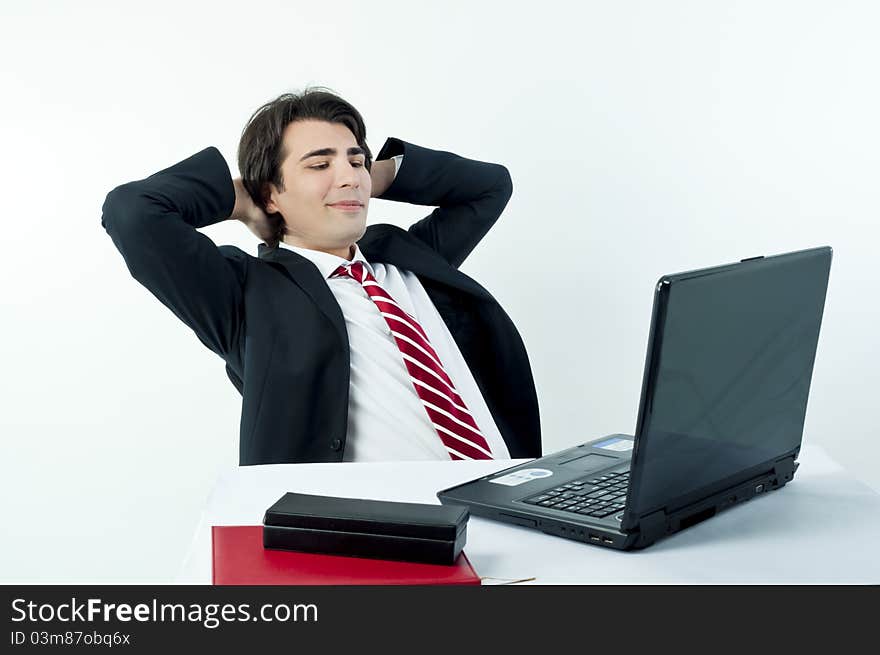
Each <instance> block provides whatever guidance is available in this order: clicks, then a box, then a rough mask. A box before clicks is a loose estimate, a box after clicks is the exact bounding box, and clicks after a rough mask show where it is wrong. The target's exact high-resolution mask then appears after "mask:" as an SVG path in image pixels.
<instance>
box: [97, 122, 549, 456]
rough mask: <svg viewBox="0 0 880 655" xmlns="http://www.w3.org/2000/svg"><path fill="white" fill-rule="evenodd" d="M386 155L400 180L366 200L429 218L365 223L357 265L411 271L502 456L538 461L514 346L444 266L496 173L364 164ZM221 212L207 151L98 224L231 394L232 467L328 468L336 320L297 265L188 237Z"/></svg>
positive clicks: (337, 419)
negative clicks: (219, 364) (223, 376)
mask: <svg viewBox="0 0 880 655" xmlns="http://www.w3.org/2000/svg"><path fill="white" fill-rule="evenodd" d="M397 154H403V155H404V158H403V162H402V164H401V166H400V170H399V171H398V173H397V176H396V177H395V179H394V181H393V182H392V184H391V186H390V187H389V188H388V189H387V190H386V191H385V193H384V194H383V195H382V196H380V197H381V198H383V199H388V200H396V201H402V202H407V203H412V204H416V205H429V206H436V207H437V209H435V210H434V211H433V212H432V213H431V214H430V215H428V216H426V217H425V218H423V219H421V220H420V221H418V222H416V223H414V224H413V225H412V226H410V228H409V230H403V229H401V228H399V227H396V226H394V225H389V224H376V225H371V226H369V227H368V228H367V229H366V232H365V233H364V236H363V237H362V238H361V239H360V241H358V246H359V247H360V249H361V251H362V252H363V254H364V256H365V257H366V258H367V260H368V261H369V262H371V263H373V262H383V263H388V264H394V265H395V266H398V267H400V268H402V269H406V270H409V271H412V272H413V273H415V275H416V276H417V277H418V278H419V281H420V282H421V283H422V285H423V286H424V288H425V291H426V292H427V294H428V296H429V297H430V298H431V300H432V301H433V303H434V305H435V306H436V307H437V310H438V311H439V313H440V315H441V317H442V318H443V320H444V322H445V323H446V325H447V326H448V327H449V331H450V332H451V334H452V336H453V338H454V339H455V342H456V344H458V347H459V349H460V350H461V353H462V355H463V356H464V358H465V361H466V362H467V364H468V366H469V368H470V370H471V372H472V373H473V375H474V379H475V380H476V383H477V386H478V387H479V389H480V391H481V392H482V394H483V398H484V399H485V401H486V404H487V405H488V407H489V411H490V412H491V413H492V416H493V418H494V419H495V422H496V424H497V426H498V429H499V431H500V432H501V435H502V437H503V438H504V440H505V442H506V444H507V447H508V450H509V451H510V455H511V457H538V456H540V454H541V433H540V424H539V416H538V403H537V398H536V394H535V386H534V381H533V379H532V373H531V368H530V366H529V361H528V357H527V355H526V350H525V347H524V346H523V343H522V339H521V338H520V336H519V333H518V332H517V330H516V328H515V327H514V325H513V323H512V322H511V320H510V318H509V317H508V316H507V314H506V313H505V312H504V310H503V309H502V308H501V306H500V305H499V304H498V303H497V302H496V301H495V299H494V298H493V297H492V296H491V295H490V294H489V292H488V291H486V290H485V289H484V288H483V287H482V286H480V285H479V284H478V283H477V282H475V281H474V280H473V279H471V278H470V277H468V276H467V275H465V274H464V273H462V272H461V271H459V270H458V267H459V266H460V265H461V263H462V262H463V261H464V260H465V258H466V257H467V256H468V254H469V253H470V252H471V251H472V250H473V249H474V247H475V246H476V245H477V243H479V241H480V239H482V238H483V236H485V234H486V233H487V232H488V231H489V228H491V227H492V225H493V224H494V222H495V221H496V220H497V218H498V217H499V215H500V214H501V212H502V210H503V209H504V207H505V206H506V204H507V201H508V200H509V198H510V194H511V192H512V184H511V181H510V175H509V173H508V172H507V169H506V168H505V167H504V166H501V165H498V164H490V163H485V162H480V161H475V160H471V159H466V158H463V157H459V156H458V155H455V154H452V153H449V152H443V151H437V150H430V149H428V148H423V147H420V146H417V145H413V144H411V143H407V142H405V141H401V140H400V139H394V138H391V139H388V140H387V141H386V143H385V145H384V146H383V147H382V150H381V151H380V152H379V154H378V155H377V157H376V159H377V160H381V159H388V158H390V157H393V156H395V155H397ZM234 204H235V190H234V187H233V184H232V177H231V175H230V172H229V167H228V165H227V163H226V160H225V159H224V158H223V156H222V155H221V154H220V152H219V151H218V150H217V149H216V148H214V147H209V148H206V149H204V150H202V151H201V152H198V153H196V154H194V155H192V156H191V157H189V158H187V159H184V160H183V161H181V162H179V163H177V164H175V165H173V166H171V167H169V168H166V169H164V170H161V171H159V172H158V173H155V174H153V175H151V176H149V177H147V178H146V179H143V180H138V181H134V182H129V183H127V184H123V185H121V186H118V187H116V188H115V189H113V190H112V191H111V192H110V193H109V194H108V195H107V198H106V200H105V202H104V205H103V208H102V211H103V216H102V219H101V224H102V225H103V226H104V228H105V229H106V230H107V232H108V234H109V235H110V237H111V238H112V239H113V243H114V244H115V245H116V247H117V248H118V249H119V252H120V253H122V256H123V258H124V259H125V263H126V265H127V266H128V269H129V271H130V272H131V274H132V276H133V277H134V278H135V279H136V280H138V281H139V282H140V283H141V284H143V285H144V286H145V287H146V288H147V289H149V290H150V291H151V292H152V293H153V295H155V296H156V297H157V298H158V299H159V300H160V301H161V302H162V303H163V304H165V305H166V306H167V307H169V308H170V309H171V310H172V311H173V312H174V313H175V314H176V315H177V316H178V317H179V318H180V319H181V320H182V321H183V322H184V323H186V324H187V325H188V326H189V327H190V328H192V329H193V331H194V332H195V334H196V336H197V337H198V338H199V339H200V340H201V341H202V343H204V344H205V345H206V346H207V347H208V348H210V349H211V350H212V351H214V352H215V353H217V354H218V355H219V356H220V357H222V358H223V359H224V360H225V362H226V371H227V374H228V376H229V378H230V380H231V381H232V382H233V384H234V385H235V386H236V388H237V389H238V390H239V392H240V393H241V394H242V412H241V428H240V429H241V434H240V451H239V461H240V463H241V464H242V465H246V464H274V463H284V462H338V461H341V460H342V455H343V449H344V448H345V438H346V430H347V424H348V390H349V374H350V363H349V343H348V334H347V331H346V328H345V321H344V319H343V316H342V312H341V310H340V308H339V305H338V303H337V302H336V299H335V298H334V296H333V294H332V292H331V291H330V288H329V287H328V285H327V282H326V281H325V280H324V279H323V277H322V275H321V274H320V272H319V271H318V268H317V267H316V266H315V265H314V264H313V263H312V262H311V261H309V260H308V259H307V258H305V257H302V256H300V255H298V254H296V253H295V252H293V251H291V250H287V249H284V248H274V249H270V248H268V247H267V246H266V245H260V247H259V252H258V255H259V256H258V257H253V256H251V255H248V254H247V253H245V252H244V251H242V250H241V249H239V248H236V247H234V246H220V247H218V246H216V245H215V244H214V242H213V241H211V239H210V238H208V237H207V236H206V235H204V234H202V233H201V232H199V231H198V230H197V229H196V228H199V227H204V226H206V225H211V224H212V223H217V222H219V221H221V220H224V219H226V218H228V217H229V215H230V214H231V213H232V208H233V206H234Z"/></svg>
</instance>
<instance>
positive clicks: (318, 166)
mask: <svg viewBox="0 0 880 655" xmlns="http://www.w3.org/2000/svg"><path fill="white" fill-rule="evenodd" d="M328 165H329V164H327V163H324V164H316V165H315V166H309V168H313V169H315V170H316V171H320V170H323V169H325V168H327V166H328ZM351 165H352V166H354V167H355V168H362V167H363V164H362V163H361V162H359V161H353V162H351Z"/></svg>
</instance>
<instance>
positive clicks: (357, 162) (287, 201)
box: [266, 120, 372, 258]
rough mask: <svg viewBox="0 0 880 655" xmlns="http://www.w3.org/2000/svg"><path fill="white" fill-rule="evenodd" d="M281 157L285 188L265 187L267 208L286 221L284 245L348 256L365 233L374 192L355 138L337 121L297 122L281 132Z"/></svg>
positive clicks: (363, 156)
mask: <svg viewBox="0 0 880 655" xmlns="http://www.w3.org/2000/svg"><path fill="white" fill-rule="evenodd" d="M283 153H284V154H285V158H284V161H282V163H281V176H282V179H283V180H284V187H285V190H284V192H280V191H279V190H278V188H276V187H275V185H269V188H270V190H271V193H270V196H269V200H268V202H267V203H266V208H267V210H268V211H269V212H279V213H280V214H281V215H282V216H283V217H284V222H285V223H286V225H287V234H286V235H285V236H284V242H285V243H289V244H291V245H294V246H302V247H304V248H311V249H313V250H322V251H324V252H332V253H333V254H336V255H339V256H340V257H345V258H349V257H350V250H351V245H352V244H353V243H354V242H355V241H357V240H358V239H360V238H361V237H362V236H363V234H364V231H365V230H366V224H367V208H368V206H369V201H370V192H371V191H372V184H371V179H370V172H369V171H368V170H367V168H366V166H365V160H366V156H365V154H364V153H363V151H362V150H361V149H360V148H359V147H358V144H357V141H356V140H355V138H354V134H352V133H351V130H349V129H348V128H347V127H346V126H345V125H342V124H340V123H329V122H325V121H319V120H302V121H295V122H293V123H291V124H290V125H288V126H287V127H286V128H285V130H284V150H283ZM346 203H357V204H356V205H354V206H352V205H351V204H346Z"/></svg>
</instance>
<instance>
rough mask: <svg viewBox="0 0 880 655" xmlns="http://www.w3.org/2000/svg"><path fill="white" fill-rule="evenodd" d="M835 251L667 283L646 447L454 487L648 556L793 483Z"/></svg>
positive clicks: (517, 520) (598, 450)
mask: <svg viewBox="0 0 880 655" xmlns="http://www.w3.org/2000/svg"><path fill="white" fill-rule="evenodd" d="M831 254H832V251H831V248H830V247H827V246H826V247H821V248H813V249H810V250H801V251H798V252H792V253H787V254H782V255H776V256H772V257H763V256H762V257H751V258H749V259H744V260H742V261H740V262H737V263H734V264H727V265H723V266H716V267H713V268H705V269H700V270H695V271H689V272H685V273H676V274H672V275H664V276H663V277H662V278H660V280H659V282H658V283H657V286H656V287H655V290H654V306H653V311H652V315H651V328H650V332H649V336H648V348H647V355H646V357H645V370H644V375H643V379H642V392H641V399H640V404H639V412H638V419H637V421H636V428H635V436H630V435H626V434H613V435H608V436H605V437H601V438H599V439H594V440H592V441H589V442H587V443H582V444H580V445H578V446H574V447H572V448H568V449H566V450H562V451H560V452H557V453H553V454H552V455H546V456H544V457H540V458H538V459H535V460H532V461H530V462H527V463H525V464H520V465H518V466H514V467H512V468H508V469H505V470H503V471H499V472H497V473H493V474H491V475H486V476H483V477H481V478H478V479H476V480H471V481H469V482H466V483H464V484H460V485H457V486H455V487H451V488H449V489H444V490H443V491H440V492H438V494H437V497H438V498H439V499H440V502H441V503H443V504H457V505H465V506H467V507H468V508H469V509H470V512H471V513H472V514H473V515H475V516H482V517H486V518H490V519H495V520H499V521H504V522H506V523H512V524H515V525H520V526H525V527H528V528H534V529H536V530H541V531H543V532H545V533H549V534H552V535H557V536H561V537H566V538H569V539H575V540H577V541H583V542H586V543H591V544H596V545H599V546H604V547H608V548H616V549H621V550H631V549H640V548H644V547H646V546H649V545H651V544H652V543H654V542H656V541H657V540H659V539H661V538H663V537H666V536H668V535H671V534H674V533H676V532H679V531H680V530H684V529H686V528H688V527H691V526H693V525H695V524H697V523H699V522H700V521H703V520H705V519H708V518H710V517H712V516H715V515H716V514H717V513H719V512H720V511H722V510H725V509H727V508H730V507H732V506H734V505H738V504H740V503H743V502H745V501H747V500H750V499H752V498H755V497H757V496H761V495H763V494H766V493H768V492H771V491H776V490H779V489H781V488H782V487H783V486H785V485H786V484H788V483H789V482H791V481H792V479H793V478H794V474H795V471H797V468H798V462H797V457H798V453H799V451H800V447H801V439H802V436H803V427H804V416H805V414H806V410H807V396H808V395H809V391H810V380H811V377H812V372H813V362H814V360H815V357H816V344H817V341H818V339H819V328H820V325H821V322H822V312H823V309H824V306H825V293H826V290H827V287H828V275H829V271H830V268H831Z"/></svg>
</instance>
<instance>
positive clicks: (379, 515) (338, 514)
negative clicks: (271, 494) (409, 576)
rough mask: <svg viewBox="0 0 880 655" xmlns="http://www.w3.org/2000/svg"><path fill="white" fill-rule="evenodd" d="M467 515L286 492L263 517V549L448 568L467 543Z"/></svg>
mask: <svg viewBox="0 0 880 655" xmlns="http://www.w3.org/2000/svg"><path fill="white" fill-rule="evenodd" d="M468 516H469V511H468V509H467V508H466V507H463V506H457V505H428V504H421V503H398V502H391V501H384V500H364V499H362V498H337V497H333V496H313V495H309V494H298V493H286V494H284V495H283V496H282V497H281V498H279V499H278V501H277V502H276V503H275V504H274V505H272V506H271V507H270V508H269V509H267V510H266V514H265V516H264V517H263V547H264V548H273V549H279V550H298V551H305V552H310V553H324V554H327V555H348V556H350V557H370V558H374V559H389V560H402V561H407V562H424V563H429V564H453V563H454V562H455V560H456V558H457V557H458V555H459V553H460V552H461V550H462V548H464V544H465V541H466V539H467V521H468Z"/></svg>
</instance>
